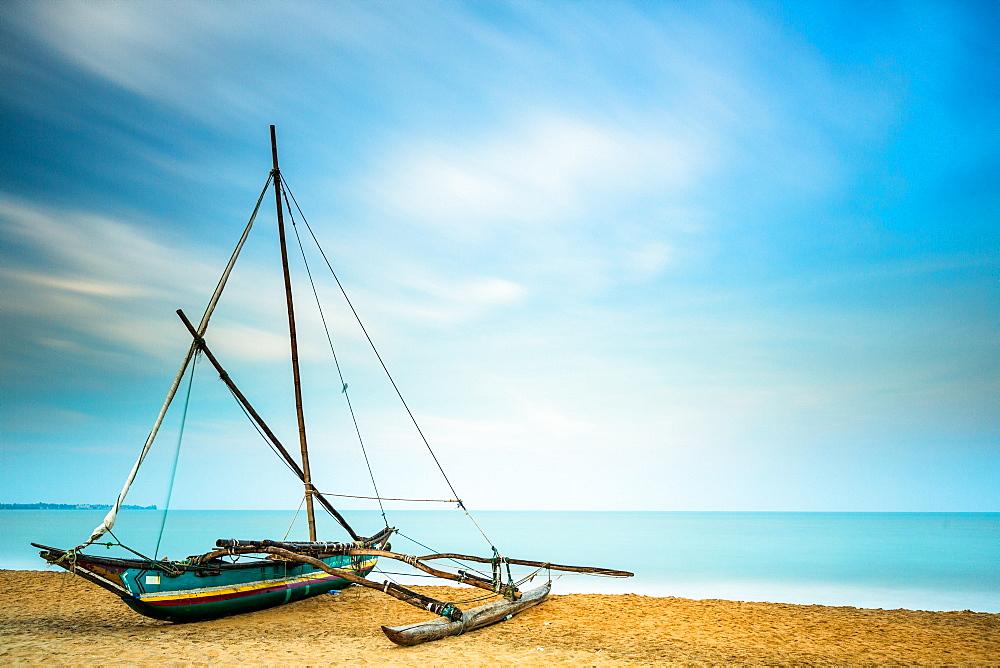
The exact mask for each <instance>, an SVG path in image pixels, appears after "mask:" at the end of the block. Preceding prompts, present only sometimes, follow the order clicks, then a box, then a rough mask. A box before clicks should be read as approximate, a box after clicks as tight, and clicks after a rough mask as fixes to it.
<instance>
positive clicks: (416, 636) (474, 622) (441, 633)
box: [382, 582, 552, 647]
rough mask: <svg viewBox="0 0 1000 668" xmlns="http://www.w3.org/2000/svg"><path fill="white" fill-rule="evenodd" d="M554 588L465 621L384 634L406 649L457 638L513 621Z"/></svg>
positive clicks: (477, 611)
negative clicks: (443, 639) (513, 618)
mask: <svg viewBox="0 0 1000 668" xmlns="http://www.w3.org/2000/svg"><path fill="white" fill-rule="evenodd" d="M551 588H552V583H551V582H548V583H546V584H544V585H542V586H541V587H538V588H537V589H532V590H531V591H527V592H525V593H524V596H523V597H521V599H520V600H518V601H508V600H506V599H504V600H501V601H494V602H493V603H487V604H486V605H481V606H479V607H478V608H472V609H471V610H466V611H465V612H463V613H462V618H461V619H458V620H453V621H451V620H448V619H443V618H439V619H434V620H431V621H429V622H421V623H419V624H409V625H407V626H383V627H382V632H383V633H385V635H386V637H387V638H389V640H391V641H392V642H394V643H396V644H397V645H403V646H404V647H409V646H411V645H419V644H420V643H424V642H429V641H431V640H440V639H441V638H447V637H449V636H457V635H459V634H461V633H465V632H467V631H473V630H475V629H480V628H482V627H484V626H489V625H490V624H495V623H497V622H500V621H504V620H507V619H510V618H511V617H513V616H514V615H516V614H517V613H519V612H521V611H523V610H527V609H528V608H530V607H532V606H536V605H538V604H539V603H541V602H542V601H544V600H545V599H546V598H547V597H548V595H549V590H550V589H551Z"/></svg>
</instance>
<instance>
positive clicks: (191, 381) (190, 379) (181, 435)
mask: <svg viewBox="0 0 1000 668" xmlns="http://www.w3.org/2000/svg"><path fill="white" fill-rule="evenodd" d="M200 358H201V351H200V350H199V351H198V352H197V353H195V356H194V363H192V364H191V371H190V373H188V386H187V394H186V396H185V397H184V411H183V412H182V413H181V426H180V429H179V430H178V432H177V449H176V450H174V465H173V467H172V468H171V469H170V484H169V486H168V487H167V500H166V502H165V503H164V505H163V519H162V520H160V532H159V533H158V534H156V548H155V549H154V550H153V558H154V559H156V558H157V557H159V556H160V541H161V540H162V539H163V529H164V527H166V526H167V513H169V512H170V499H171V497H173V495H174V480H175V479H176V478H177V462H178V461H179V460H180V458H181V442H182V441H183V440H184V425H185V424H187V414H188V406H190V404H191V387H192V386H193V385H194V370H195V368H196V367H197V366H198V360H199V359H200ZM112 535H114V534H112Z"/></svg>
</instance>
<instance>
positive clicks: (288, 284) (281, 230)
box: [271, 125, 316, 541]
mask: <svg viewBox="0 0 1000 668" xmlns="http://www.w3.org/2000/svg"><path fill="white" fill-rule="evenodd" d="M271 159H272V161H273V163H274V169H273V171H272V172H271V174H272V176H273V178H274V203H275V206H276V207H277V210H278V241H279V244H280V245H281V270H282V272H284V275H285V302H286V304H287V306H288V339H289V342H290V344H291V349H292V379H293V382H294V385H295V417H296V418H297V419H298V422H299V447H300V448H301V450H302V474H303V477H302V484H303V485H304V486H305V494H306V516H307V517H308V518H309V540H311V541H315V540H316V516H315V514H314V513H313V498H312V495H313V489H312V476H311V474H310V472H309V446H308V445H307V444H306V421H305V417H304V416H303V415H302V384H301V381H300V378H299V348H298V343H296V340H295V308H294V307H293V305H292V279H291V276H290V275H289V273H288V250H287V249H286V248H285V222H284V218H283V216H282V214H281V172H280V171H278V141H277V139H276V138H275V134H274V126H273V125H272V126H271Z"/></svg>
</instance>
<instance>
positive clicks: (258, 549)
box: [193, 541, 521, 599]
mask: <svg viewBox="0 0 1000 668" xmlns="http://www.w3.org/2000/svg"><path fill="white" fill-rule="evenodd" d="M220 542H228V541H220ZM248 542H253V543H256V545H247V546H235V547H223V548H220V549H218V550H212V551H211V552H207V553H205V554H202V555H199V556H198V557H197V558H196V560H195V561H194V562H193V563H199V564H204V563H205V562H207V561H210V560H212V559H215V558H218V557H223V556H225V555H229V554H258V553H263V552H268V551H269V550H271V549H285V548H279V547H278V546H277V545H275V543H276V541H248ZM286 551H287V552H292V553H294V554H299V555H301V554H302V552H300V551H297V550H286ZM326 554H345V555H347V556H350V557H385V558H387V559H395V560H396V561H402V562H403V563H404V564H409V565H410V566H413V567H414V568H416V569H418V570H421V571H423V572H424V573H427V574H429V575H433V576H434V577H438V578H441V579H443V580H453V581H455V582H458V583H461V584H469V585H472V586H474V587H479V588H480V589H486V590H488V591H492V592H496V589H494V586H493V581H492V580H487V579H486V578H484V577H480V576H478V575H475V574H474V573H466V572H463V573H462V574H460V575H455V574H454V573H449V572H448V571H441V570H438V569H436V568H434V567H433V566H428V565H427V564H424V563H421V562H420V561H419V560H418V559H417V558H416V557H414V556H412V555H408V554H399V553H398V552H390V551H389V550H379V549H368V548H355V547H351V546H345V547H344V548H343V549H331V550H330V551H329V552H326ZM309 563H311V562H309ZM497 593H499V592H497ZM510 596H511V597H513V598H515V599H517V598H520V597H521V592H519V591H516V590H515V591H513V592H510Z"/></svg>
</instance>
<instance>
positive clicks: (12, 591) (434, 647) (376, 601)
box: [0, 570, 1000, 666]
mask: <svg viewBox="0 0 1000 668" xmlns="http://www.w3.org/2000/svg"><path fill="white" fill-rule="evenodd" d="M419 589H420V590H421V591H424V592H425V593H428V594H430V595H431V596H435V597H437V598H459V599H460V598H463V597H469V596H470V594H469V592H470V591H472V590H468V589H454V588H450V587H421V588H419ZM0 597H2V604H0V663H2V664H4V665H12V664H13V665H19V664H20V665H24V664H30V665H42V664H46V665H52V664H76V665H92V664H129V665H154V664H155V665H191V664H199V665H209V664H313V665H316V664H348V665H360V664H374V665H421V666H423V665H445V664H450V665H462V666H469V665H493V664H527V665H547V664H560V663H562V664H570V665H645V666H650V665H668V664H771V665H780V664H786V665H787V664H840V665H844V664H854V665H857V664H868V665H871V664H939V665H940V664H950V665H972V664H975V665H983V664H994V665H1000V614H986V613H974V612H918V611H912V610H865V609H857V608H847V607H825V606H819V605H788V604H781V603H741V602H735V601H718V600H705V601H694V600H689V599H682V598H654V597H648V596H638V595H634V594H628V595H619V596H609V595H596V594H595V595H584V594H570V595H564V596H559V595H555V596H552V597H551V598H550V599H549V600H548V601H547V602H545V603H543V604H542V605H540V606H538V607H535V608H532V609H530V610H527V611H525V612H523V613H521V614H520V615H519V616H517V617H515V618H513V619H511V620H510V621H507V622H504V623H501V624H497V625H494V626H491V627H487V628H485V629H481V630H478V631H474V632H471V633H469V634H467V635H464V636H457V637H452V638H446V639H444V640H440V641H437V642H432V643H427V644H425V645H418V646H415V647H408V648H405V647H396V646H395V645H393V644H392V643H391V642H389V641H388V640H387V639H386V638H385V636H384V635H383V634H382V632H381V630H380V628H379V627H380V626H381V625H382V624H386V625H400V624H406V623H412V622H417V621H423V620H427V619H431V618H432V617H431V616H430V615H429V614H428V613H426V612H422V611H420V610H417V609H415V608H412V607H410V606H408V605H406V604H404V603H401V602H399V601H397V600H395V599H393V598H390V597H388V596H385V595H383V594H381V593H379V592H375V591H371V590H368V589H362V588H360V587H354V588H351V589H348V590H346V591H344V592H343V593H341V594H338V595H329V594H327V595H322V596H319V597H316V598H312V599H309V600H306V601H300V602H298V603H291V604H288V605H284V606H280V607H277V608H272V609H270V610H264V611H261V612H255V613H250V614H246V615H238V616H235V617H227V618H224V619H218V620H214V621H210V622H201V623H196V624H171V623H169V622H159V621H156V620H152V619H147V618H146V617H143V616H141V615H139V614H137V613H135V612H133V611H132V610H131V609H129V608H128V607H126V606H125V605H124V604H123V603H122V602H121V601H120V600H119V599H118V598H117V597H116V596H114V595H113V594H111V593H109V592H107V591H104V590H103V589H99V588H97V587H95V586H94V585H91V584H90V583H88V582H85V581H83V580H82V579H80V578H77V577H75V576H72V575H70V574H68V573H62V572H37V571H3V570H0Z"/></svg>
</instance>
